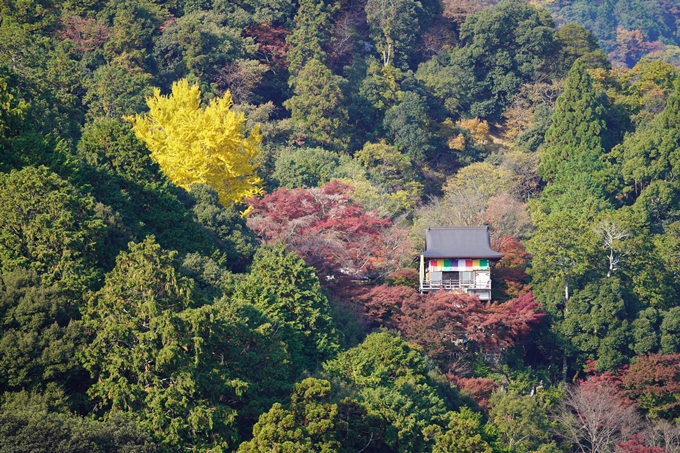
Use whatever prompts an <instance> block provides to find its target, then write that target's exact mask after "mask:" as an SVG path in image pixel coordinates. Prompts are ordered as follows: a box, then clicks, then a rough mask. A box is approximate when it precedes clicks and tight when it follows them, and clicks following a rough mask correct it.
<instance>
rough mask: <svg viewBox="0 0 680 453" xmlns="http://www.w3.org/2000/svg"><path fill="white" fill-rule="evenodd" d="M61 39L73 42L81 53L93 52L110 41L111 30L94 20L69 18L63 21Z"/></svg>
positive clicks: (78, 17) (76, 17)
mask: <svg viewBox="0 0 680 453" xmlns="http://www.w3.org/2000/svg"><path fill="white" fill-rule="evenodd" d="M61 25H62V29H61V30H60V31H59V33H58V34H59V37H60V38H61V39H64V40H68V41H72V42H73V43H74V44H75V45H76V49H77V50H78V52H80V53H85V52H91V51H93V50H95V49H98V48H100V47H102V46H103V45H104V44H105V43H106V41H108V40H109V35H110V34H111V29H110V28H109V27H108V26H107V25H106V24H105V23H104V22H102V21H100V20H98V19H94V18H88V17H80V16H68V17H66V18H64V19H62V20H61Z"/></svg>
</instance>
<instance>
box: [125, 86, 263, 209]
mask: <svg viewBox="0 0 680 453" xmlns="http://www.w3.org/2000/svg"><path fill="white" fill-rule="evenodd" d="M200 95H201V93H200V91H199V88H198V85H193V86H190V85H189V82H188V81H187V80H186V79H183V80H180V81H179V82H175V83H173V85H172V94H170V95H169V96H163V95H161V93H160V90H158V89H156V90H155V92H154V95H153V97H151V98H148V99H147V105H148V106H149V110H150V111H149V113H148V114H146V115H136V116H135V117H134V118H129V120H130V122H131V123H132V124H133V129H134V131H135V134H136V135H137V137H138V138H139V139H140V140H141V141H143V142H144V143H145V144H146V146H147V147H148V148H149V150H150V151H151V158H152V159H154V160H155V161H156V162H158V165H160V167H161V170H163V172H164V173H165V174H166V175H167V176H168V177H169V178H170V180H171V181H172V182H174V183H175V184H176V185H178V186H180V187H183V188H185V189H187V190H190V189H191V185H192V184H197V183H202V184H207V185H209V186H210V187H212V188H214V189H215V190H216V191H217V193H218V194H219V199H220V203H222V204H223V205H224V206H228V205H230V204H231V203H235V202H239V201H241V200H242V199H243V198H244V197H248V196H252V195H255V194H256V193H258V192H259V190H260V189H259V186H260V184H261V180H260V178H259V177H258V176H257V175H256V174H255V169H256V167H257V165H256V163H255V159H256V158H257V156H258V154H259V145H260V141H261V135H260V132H259V127H257V126H256V127H255V128H254V129H252V130H251V131H250V134H249V135H248V136H247V137H246V131H245V116H244V115H243V113H240V114H239V113H235V112H234V111H232V110H231V96H230V94H229V92H226V93H225V94H224V96H223V97H222V98H220V99H217V100H212V101H210V104H209V105H208V107H206V108H205V109H203V108H201V106H200Z"/></svg>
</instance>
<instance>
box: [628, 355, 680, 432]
mask: <svg viewBox="0 0 680 453" xmlns="http://www.w3.org/2000/svg"><path fill="white" fill-rule="evenodd" d="M622 371H623V377H622V382H621V386H622V387H623V389H624V392H625V394H626V395H627V396H629V397H630V398H633V399H634V400H636V401H638V402H639V404H640V407H641V408H642V409H645V410H647V411H648V412H649V414H650V415H651V416H652V417H653V418H657V417H662V418H671V419H672V418H675V417H678V416H679V415H680V354H650V355H647V356H639V357H638V358H637V359H636V360H635V363H633V365H631V366H630V367H629V368H624V369H623V370H622Z"/></svg>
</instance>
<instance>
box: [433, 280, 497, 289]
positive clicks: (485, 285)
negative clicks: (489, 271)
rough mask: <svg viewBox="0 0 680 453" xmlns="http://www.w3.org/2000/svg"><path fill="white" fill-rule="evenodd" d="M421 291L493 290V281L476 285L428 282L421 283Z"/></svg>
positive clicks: (452, 281) (439, 281) (454, 282)
mask: <svg viewBox="0 0 680 453" xmlns="http://www.w3.org/2000/svg"><path fill="white" fill-rule="evenodd" d="M420 289H421V290H430V289H491V280H489V281H488V282H486V283H476V282H475V281H474V280H458V279H451V280H433V281H430V280H427V281H424V282H421V284H420Z"/></svg>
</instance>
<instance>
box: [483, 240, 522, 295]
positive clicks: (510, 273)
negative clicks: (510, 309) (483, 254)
mask: <svg viewBox="0 0 680 453" xmlns="http://www.w3.org/2000/svg"><path fill="white" fill-rule="evenodd" d="M492 245H493V247H494V250H498V251H499V252H501V253H503V254H505V256H504V257H503V259H501V260H500V261H499V262H498V263H497V264H496V266H495V267H494V269H493V272H492V274H491V278H492V279H493V283H494V293H495V294H498V296H499V298H500V299H504V300H507V299H511V298H513V297H517V296H518V295H519V294H520V293H521V292H523V291H526V290H527V287H526V282H527V273H526V268H527V260H528V259H529V254H528V253H527V251H526V248H524V245H523V244H522V243H521V242H520V241H519V239H517V238H516V237H513V236H504V237H501V238H498V239H495V240H494V241H493V243H492Z"/></svg>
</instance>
